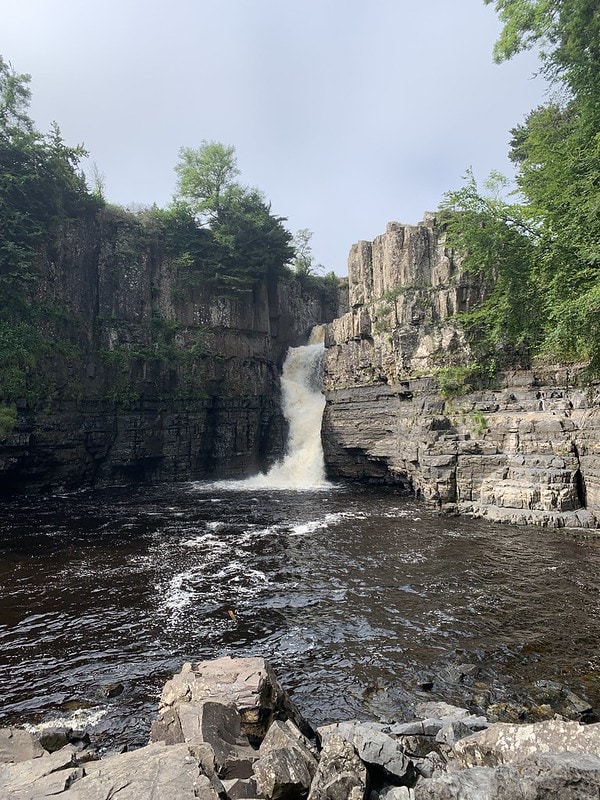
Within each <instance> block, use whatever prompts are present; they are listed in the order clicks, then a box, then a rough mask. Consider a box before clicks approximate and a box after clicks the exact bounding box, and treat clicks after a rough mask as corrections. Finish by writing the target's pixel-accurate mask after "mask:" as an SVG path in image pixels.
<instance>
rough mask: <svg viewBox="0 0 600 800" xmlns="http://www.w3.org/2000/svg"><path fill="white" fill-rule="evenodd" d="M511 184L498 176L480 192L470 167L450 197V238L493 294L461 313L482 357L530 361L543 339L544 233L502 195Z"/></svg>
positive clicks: (465, 266)
mask: <svg viewBox="0 0 600 800" xmlns="http://www.w3.org/2000/svg"><path fill="white" fill-rule="evenodd" d="M506 188H507V185H506V182H505V181H504V179H502V178H501V176H498V175H493V176H491V178H490V179H489V181H488V182H487V184H486V191H485V192H481V191H480V190H479V187H478V186H477V183H476V181H475V179H474V177H473V175H472V173H471V172H469V173H468V175H467V178H466V183H465V185H464V187H463V188H462V189H460V190H458V191H456V192H449V193H448V194H446V196H445V200H444V205H443V209H444V210H445V211H446V212H450V213H449V214H447V223H446V225H447V231H448V243H449V244H450V246H452V247H454V248H455V249H457V250H458V251H459V252H461V253H464V254H465V257H464V261H463V269H465V271H467V272H470V273H472V274H473V275H476V276H477V279H478V282H480V283H481V284H482V286H487V287H489V289H488V296H487V298H486V299H484V300H483V301H482V302H481V303H480V304H479V306H478V307H477V308H475V309H472V310H471V311H469V312H468V313H465V314H462V315H461V321H462V322H463V324H464V325H465V327H466V329H467V331H468V332H469V333H470V338H471V345H472V347H473V349H474V350H475V352H476V353H477V356H478V358H479V359H480V360H482V361H490V360H492V361H494V362H495V363H496V364H497V365H498V366H502V365H507V364H514V363H515V362H521V364H522V366H526V365H527V363H528V362H529V360H530V358H531V354H532V353H533V352H534V351H535V349H536V347H537V346H538V344H539V342H540V339H541V335H542V333H541V329H540V322H541V316H542V312H543V305H542V300H541V296H540V293H539V280H538V278H539V275H538V274H537V263H538V252H539V249H540V233H539V230H538V227H537V225H536V222H535V220H534V219H532V218H531V214H530V211H529V209H528V208H527V207H525V206H523V205H519V204H516V203H512V204H511V203H508V202H507V201H506V200H505V199H504V198H503V192H504V191H505V190H506Z"/></svg>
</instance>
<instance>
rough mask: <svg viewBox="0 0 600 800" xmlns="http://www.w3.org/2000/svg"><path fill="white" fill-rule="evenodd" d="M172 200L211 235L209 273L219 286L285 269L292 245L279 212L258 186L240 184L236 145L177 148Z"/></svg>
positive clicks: (242, 286)
mask: <svg viewBox="0 0 600 800" xmlns="http://www.w3.org/2000/svg"><path fill="white" fill-rule="evenodd" d="M175 170H176V172H177V176H178V184H177V193H176V204H177V203H179V204H183V205H185V206H187V208H189V210H190V212H191V213H192V214H193V215H194V216H195V217H196V219H197V221H198V224H199V225H200V226H202V227H206V228H208V229H209V230H210V232H211V233H212V235H213V238H214V242H215V244H216V249H215V250H214V251H213V265H212V271H211V275H210V276H208V277H207V280H208V281H209V282H212V283H213V284H215V285H216V286H218V287H219V288H221V289H225V290H227V291H238V290H239V291H243V290H246V289H249V288H251V287H252V285H253V284H254V283H255V281H257V280H259V279H262V278H275V277H277V276H278V275H281V274H283V273H284V272H285V269H286V264H287V263H289V261H290V260H291V259H292V257H293V255H294V250H293V248H292V246H291V240H292V236H291V234H290V232H289V231H288V230H287V229H286V228H285V226H284V224H283V223H284V222H285V219H284V218H283V217H279V216H276V215H275V214H273V213H272V212H271V206H270V204H269V203H268V202H267V201H266V199H265V197H264V195H263V194H262V192H260V191H259V190H257V189H250V188H248V187H245V186H242V185H241V184H240V183H238V182H237V181H236V180H235V178H236V177H237V176H238V175H239V174H240V173H239V170H238V167H237V161H236V158H235V150H234V148H233V147H230V146H225V145H222V144H220V143H219V142H203V143H202V145H201V146H200V147H199V148H198V149H196V150H194V149H191V148H182V149H181V150H180V153H179V162H178V164H177V166H176V167H175Z"/></svg>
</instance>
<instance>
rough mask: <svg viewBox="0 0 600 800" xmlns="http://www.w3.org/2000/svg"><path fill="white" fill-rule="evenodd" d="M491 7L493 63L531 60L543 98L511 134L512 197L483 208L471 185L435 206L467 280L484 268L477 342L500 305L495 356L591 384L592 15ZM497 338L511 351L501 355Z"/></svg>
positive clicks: (599, 184)
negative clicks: (528, 53) (486, 294)
mask: <svg viewBox="0 0 600 800" xmlns="http://www.w3.org/2000/svg"><path fill="white" fill-rule="evenodd" d="M484 2H486V4H491V3H492V2H494V0H484ZM494 5H495V8H496V10H497V12H498V14H499V16H500V19H501V21H502V22H503V23H504V27H503V30H502V33H501V36H500V38H499V40H498V42H497V43H496V47H495V51H494V53H495V58H496V59H497V60H500V61H502V60H505V59H507V58H511V57H512V56H513V55H515V54H516V53H518V52H520V51H522V50H524V49H528V48H534V47H535V48H538V50H539V54H540V59H541V63H542V69H543V71H544V74H545V75H546V77H547V78H548V80H549V81H550V83H551V86H552V87H553V88H554V89H555V95H554V97H553V99H552V100H551V101H549V102H548V103H546V104H545V105H542V106H540V107H539V108H536V109H534V110H533V111H532V112H531V113H530V114H529V115H528V117H527V118H526V120H525V122H524V123H523V124H521V125H518V126H517V127H515V128H514V129H513V131H512V141H511V149H510V157H511V159H512V161H513V163H514V164H515V167H516V185H515V187H514V191H513V193H512V195H509V199H508V200H506V201H505V202H502V203H499V202H497V199H496V201H494V202H491V201H490V197H489V195H486V192H485V191H482V190H480V189H479V188H478V187H477V185H476V183H475V182H474V180H473V177H472V175H470V176H469V177H468V180H467V184H466V186H465V187H463V189H462V190H459V191H458V192H451V193H449V194H448V195H447V196H446V198H445V203H444V205H445V207H446V208H447V209H450V210H452V211H454V212H458V213H456V214H455V215H454V217H452V218H451V223H450V238H451V241H454V242H455V243H456V244H457V245H459V246H461V245H462V246H467V248H468V253H469V254H468V257H467V263H468V264H471V265H472V267H473V268H475V264H476V262H477V261H478V260H479V263H481V264H482V265H483V264H491V263H493V264H494V269H495V273H494V274H495V277H494V280H495V289H494V290H493V292H492V294H491V296H490V298H489V300H487V301H486V304H485V305H484V306H483V307H482V309H480V312H482V313H483V315H484V316H485V314H486V313H488V312H489V315H488V317H487V323H488V331H489V329H490V326H491V325H492V320H494V319H496V320H497V319H498V313H499V310H500V307H499V306H498V299H499V297H500V296H501V295H502V298H503V300H502V304H501V305H502V308H503V311H502V316H503V319H504V322H505V323H506V324H503V325H501V326H500V327H496V329H495V330H496V332H497V336H496V353H504V355H505V356H506V355H507V353H509V352H514V351H515V350H519V351H520V352H521V353H522V352H523V348H524V347H526V349H527V351H528V352H529V354H530V357H535V356H539V355H545V356H546V357H548V358H553V359H560V360H572V361H587V362H589V364H590V369H591V372H592V373H593V374H595V375H597V374H600V281H599V278H600V125H599V122H600V4H599V3H598V1H597V0H495V2H494ZM510 253H512V254H510ZM509 254H510V255H509ZM532 303H533V305H532ZM523 310H525V314H524V313H523ZM528 314H530V315H531V316H530V317H528ZM500 330H502V334H500ZM507 337H508V339H510V342H511V345H512V350H511V349H510V348H509V349H508V350H507V349H506V343H507ZM492 338H493V337H492Z"/></svg>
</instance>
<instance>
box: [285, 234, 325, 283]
mask: <svg viewBox="0 0 600 800" xmlns="http://www.w3.org/2000/svg"><path fill="white" fill-rule="evenodd" d="M312 237H313V233H312V231H309V230H308V228H301V229H300V230H299V231H297V232H296V234H295V236H294V238H293V239H292V246H293V248H294V258H293V259H292V269H293V270H294V272H295V273H296V275H299V276H304V277H307V276H309V275H314V274H315V272H317V271H322V270H323V267H322V266H321V264H315V259H314V256H313V253H312V247H311V244H310V240H311V239H312Z"/></svg>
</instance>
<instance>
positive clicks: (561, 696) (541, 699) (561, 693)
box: [529, 681, 592, 720]
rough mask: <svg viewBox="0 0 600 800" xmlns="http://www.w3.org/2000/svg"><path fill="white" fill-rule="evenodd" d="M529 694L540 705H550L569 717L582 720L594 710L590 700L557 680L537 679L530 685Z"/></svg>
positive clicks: (553, 709)
mask: <svg viewBox="0 0 600 800" xmlns="http://www.w3.org/2000/svg"><path fill="white" fill-rule="evenodd" d="M529 695H530V696H531V697H532V698H533V700H534V702H535V703H536V704H537V705H538V706H549V707H550V708H551V709H552V711H553V712H555V713H557V714H560V715H561V716H563V717H567V718H568V719H575V720H580V719H581V718H582V717H584V716H586V715H588V714H591V712H592V706H591V705H590V703H589V701H588V700H585V699H584V698H582V697H579V696H578V695H576V694H575V692H572V691H570V690H569V689H567V688H566V687H565V686H562V685H561V684H560V683H557V682H556V681H536V682H535V683H534V684H533V685H532V686H530V687H529Z"/></svg>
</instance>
